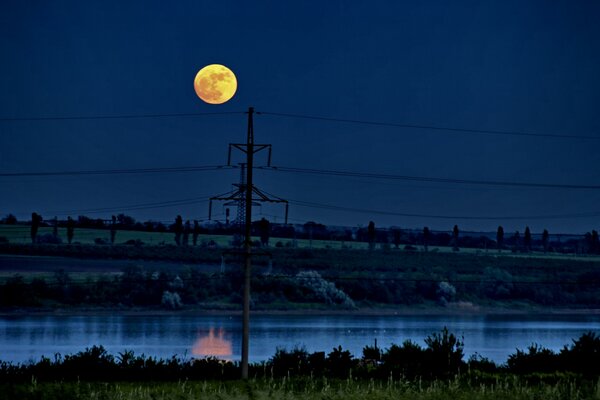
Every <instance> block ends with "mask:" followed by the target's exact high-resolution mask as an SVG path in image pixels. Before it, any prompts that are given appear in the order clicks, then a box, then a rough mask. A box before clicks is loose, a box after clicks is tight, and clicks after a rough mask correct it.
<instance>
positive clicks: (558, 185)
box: [255, 166, 600, 190]
mask: <svg viewBox="0 0 600 400" xmlns="http://www.w3.org/2000/svg"><path fill="white" fill-rule="evenodd" d="M255 168H256V169H259V170H262V171H274V172H287V173H300V174H311V175H329V176H345V177H357V178H370V179H386V180H404V181H418V182H433V183H452V184H468V185H485V186H514V187H531V188H551V189H591V190H600V185H583V184H577V185H576V184H561V183H547V182H544V183H540V182H515V181H494V180H477V179H458V178H438V177H425V176H410V175H396V174H383V173H373V172H356V171H344V170H330V169H317V168H298V167H285V166H269V167H255Z"/></svg>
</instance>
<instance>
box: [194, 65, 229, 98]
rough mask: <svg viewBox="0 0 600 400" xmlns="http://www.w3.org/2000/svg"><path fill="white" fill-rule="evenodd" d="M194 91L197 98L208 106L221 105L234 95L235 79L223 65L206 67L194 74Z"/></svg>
mask: <svg viewBox="0 0 600 400" xmlns="http://www.w3.org/2000/svg"><path fill="white" fill-rule="evenodd" d="M194 90H195V91H196V94H197V95H198V97H200V99H202V101H204V102H206V103H208V104H223V103H225V102H226V101H229V100H230V99H231V98H232V97H233V95H234V94H235V91H236V90H237V79H236V78H235V74H234V73H233V72H232V71H231V70H230V69H229V68H227V67H226V66H224V65H221V64H211V65H207V66H206V67H204V68H202V69H201V70H200V71H198V73H197V74H196V78H195V79H194Z"/></svg>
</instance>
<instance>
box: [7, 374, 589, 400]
mask: <svg viewBox="0 0 600 400" xmlns="http://www.w3.org/2000/svg"><path fill="white" fill-rule="evenodd" d="M0 393H4V396H3V398H6V399H17V398H18V399H41V400H54V399H60V400H69V399H122V400H146V399H157V400H162V399H165V400H166V399H180V400H188V399H189V400H192V399H194V400H196V399H221V400H229V399H231V400H237V399H240V400H241V399H244V400H246V399H251V400H260V399H289V400H296V399H297V400H317V399H319V400H322V399H328V400H335V399H340V400H354V399H356V400H362V399H396V400H409V399H410V400H442V399H453V400H462V399H480V400H488V399H489V400H499V399H543V400H563V399H564V400H567V399H568V400H577V399H600V382H587V383H583V384H578V383H575V382H572V381H569V380H564V381H559V382H557V383H541V384H528V383H527V382H526V381H525V380H523V379H518V378H516V377H508V378H503V379H499V380H498V381H496V382H492V383H476V382H473V383H471V384H465V383H461V382H459V381H451V382H440V381H438V382H433V383H424V382H420V381H417V382H408V381H387V382H377V381H354V380H346V381H328V380H327V379H323V380H317V379H308V380H295V379H282V380H250V381H247V382H242V381H233V382H178V383H147V384H139V383H127V382H124V383H118V384H113V383H110V384H109V383H36V382H35V381H33V382H31V383H28V384H16V385H15V384H7V383H4V384H2V383H0Z"/></svg>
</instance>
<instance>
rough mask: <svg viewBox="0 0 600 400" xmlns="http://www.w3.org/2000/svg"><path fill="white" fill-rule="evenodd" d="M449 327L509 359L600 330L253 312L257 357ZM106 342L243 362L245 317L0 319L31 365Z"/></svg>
mask: <svg viewBox="0 0 600 400" xmlns="http://www.w3.org/2000/svg"><path fill="white" fill-rule="evenodd" d="M444 326H447V327H448V329H449V330H450V331H451V332H454V333H455V334H457V335H458V336H463V337H464V341H465V353H466V355H467V357H465V359H466V358H468V356H469V355H471V354H473V353H479V354H480V355H482V356H484V357H487V358H489V359H491V360H493V361H496V362H498V363H504V362H505V361H506V358H507V357H508V355H509V354H511V353H514V352H515V349H516V348H520V349H525V348H526V347H527V346H528V345H530V344H532V343H534V342H535V343H538V344H541V345H543V346H545V347H548V348H550V349H553V350H559V349H560V348H562V346H563V345H565V344H569V343H571V340H572V339H574V338H577V337H579V336H580V335H581V334H582V333H584V332H586V331H590V330H591V331H596V332H599V331H600V316H586V315H564V316H563V315H561V316H557V315H535V316H531V315H493V316H485V315H478V316H390V315H387V316H339V315H335V316H323V315H253V316H252V320H251V338H250V360H251V361H252V362H255V361H262V360H267V359H269V358H270V357H271V356H272V355H273V354H274V353H275V349H276V348H277V347H286V348H288V349H291V348H293V347H294V346H296V345H298V346H304V347H305V348H306V349H307V350H308V351H310V352H313V351H326V352H329V351H331V349H332V348H333V347H337V346H338V345H342V347H343V348H344V349H347V350H350V351H351V352H352V353H353V354H354V355H355V356H360V355H361V354H362V348H363V347H364V346H365V345H373V343H374V340H375V339H376V340H377V343H378V345H379V346H380V347H384V348H385V347H388V346H389V345H390V344H391V343H398V344H400V343H402V342H403V341H404V340H406V339H411V340H413V341H416V342H417V343H419V344H421V345H424V343H423V339H424V338H425V337H426V336H427V335H429V334H431V333H432V332H437V331H439V330H441V329H442V328H443V327H444ZM92 345H103V346H104V347H105V348H106V349H107V350H108V351H109V352H111V353H113V354H117V353H119V352H122V351H124V350H133V351H134V352H135V353H136V354H142V353H143V354H145V355H151V356H156V357H162V358H170V357H171V356H173V355H177V356H180V357H185V358H188V357H203V356H207V355H215V356H218V357H220V358H223V359H228V360H239V358H240V346H241V317H240V316H230V315H199V316H190V315H173V316H169V315H166V316H163V315H161V316H125V315H114V316H106V315H104V316H23V317H19V316H11V317H0V360H2V361H12V362H27V361H29V360H38V359H39V358H40V357H41V356H42V355H44V356H47V357H50V358H53V357H54V354H55V353H60V354H62V355H65V354H71V353H75V352H78V351H81V350H84V349H85V348H86V347H90V346H92Z"/></svg>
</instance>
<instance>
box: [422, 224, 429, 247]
mask: <svg viewBox="0 0 600 400" xmlns="http://www.w3.org/2000/svg"><path fill="white" fill-rule="evenodd" d="M430 237H431V232H430V231H429V228H428V227H425V228H423V247H425V251H428V250H429V247H428V246H429V239H430Z"/></svg>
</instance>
